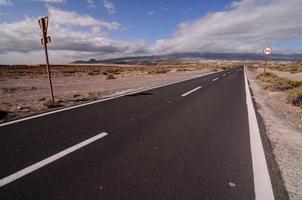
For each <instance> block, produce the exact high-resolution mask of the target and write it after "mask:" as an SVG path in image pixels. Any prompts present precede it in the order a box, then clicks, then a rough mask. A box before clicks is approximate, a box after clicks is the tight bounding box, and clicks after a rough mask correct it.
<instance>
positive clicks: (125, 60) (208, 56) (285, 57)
mask: <svg viewBox="0 0 302 200" xmlns="http://www.w3.org/2000/svg"><path fill="white" fill-rule="evenodd" d="M270 59H271V60H275V61H281V60H282V61H301V60H302V54H273V55H272V56H271V57H270ZM185 60H263V55H262V54H247V53H195V52H193V53H175V54H167V55H153V56H137V57H121V58H113V59H104V60H96V59H90V60H88V61H85V60H77V61H75V62H73V64H97V63H103V64H152V63H158V62H169V63H170V62H172V63H173V62H180V61H185Z"/></svg>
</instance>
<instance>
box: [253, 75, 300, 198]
mask: <svg viewBox="0 0 302 200" xmlns="http://www.w3.org/2000/svg"><path fill="white" fill-rule="evenodd" d="M247 76H248V79H249V83H250V87H251V90H252V95H253V100H254V104H255V108H257V118H258V121H259V122H260V123H259V126H260V132H261V137H262V141H263V146H264V150H265V153H266V159H267V162H268V167H269V171H270V175H271V177H272V183H273V189H274V193H275V198H276V199H288V198H287V194H286V193H288V196H289V198H290V199H293V200H296V199H297V200H298V199H301V198H302V193H301V191H302V188H301V185H302V182H301V180H302V164H301V163H302V160H301V157H300V156H299V155H301V154H302V134H301V132H299V130H298V129H297V128H296V127H295V126H294V125H292V123H290V122H289V120H287V119H286V118H283V117H282V116H280V115H279V114H278V113H277V112H276V111H275V110H274V109H273V108H272V107H271V104H270V103H269V101H268V96H267V92H266V91H265V90H263V89H262V87H261V86H260V85H259V83H258V82H257V80H256V79H255V74H253V72H251V71H249V70H247ZM279 169H280V170H279ZM284 188H286V190H285V189H284Z"/></svg>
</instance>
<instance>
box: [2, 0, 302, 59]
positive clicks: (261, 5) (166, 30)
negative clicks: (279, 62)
mask: <svg viewBox="0 0 302 200" xmlns="http://www.w3.org/2000/svg"><path fill="white" fill-rule="evenodd" d="M301 8H302V0H237V1H234V0H185V1H184V0H148V1H147V0H145V1H143V0H0V64H36V63H43V62H44V60H45V58H44V52H43V47H42V46H41V44H40V38H41V31H40V28H39V25H38V19H39V18H40V17H42V16H48V17H49V26H48V35H50V36H51V37H52V42H51V43H50V44H48V48H49V55H50V62H51V63H63V64H64V63H70V62H72V61H75V60H79V59H84V60H88V59H91V58H95V59H104V58H115V57H124V56H139V55H158V54H169V53H181V52H211V53H261V52H262V49H263V48H265V47H272V48H273V52H274V53H276V52H277V53H302V47H301V46H302V23H301V22H302V11H301Z"/></svg>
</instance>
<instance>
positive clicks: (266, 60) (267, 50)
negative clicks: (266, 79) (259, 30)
mask: <svg viewBox="0 0 302 200" xmlns="http://www.w3.org/2000/svg"><path fill="white" fill-rule="evenodd" d="M272 52H273V50H272V48H265V49H263V54H264V55H265V65H264V72H263V73H264V75H266V68H267V62H268V58H269V56H270V55H271V54H272Z"/></svg>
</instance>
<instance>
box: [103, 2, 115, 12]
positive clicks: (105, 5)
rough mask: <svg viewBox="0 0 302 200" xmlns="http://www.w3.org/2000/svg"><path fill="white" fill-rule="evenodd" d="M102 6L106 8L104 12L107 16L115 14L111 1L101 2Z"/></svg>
mask: <svg viewBox="0 0 302 200" xmlns="http://www.w3.org/2000/svg"><path fill="white" fill-rule="evenodd" d="M103 5H104V8H106V10H107V12H108V13H109V14H115V13H116V9H115V6H114V4H113V3H112V2H111V1H108V0H103Z"/></svg>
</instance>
